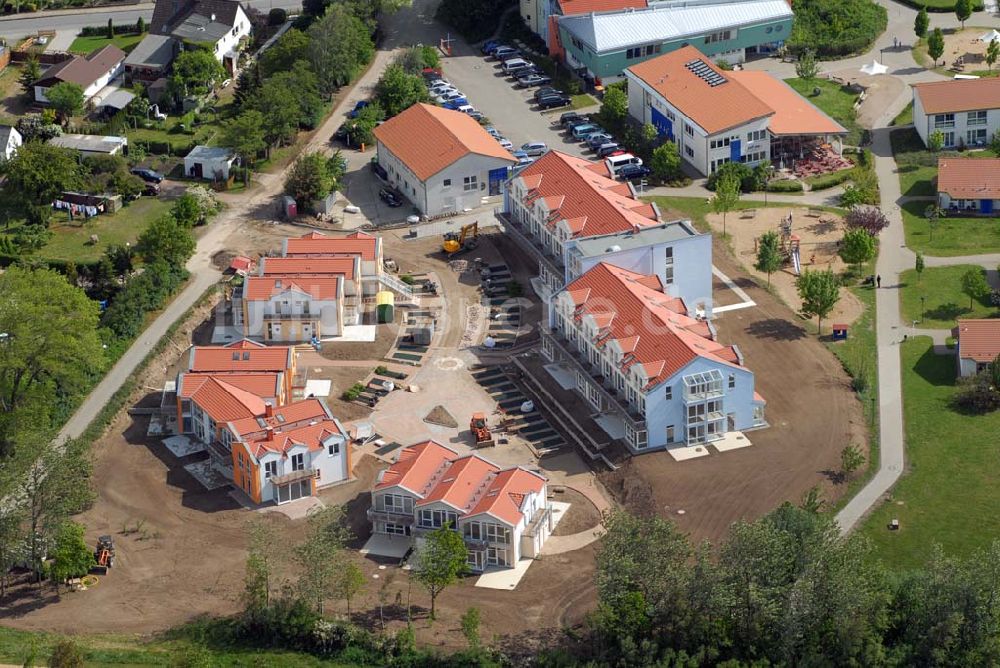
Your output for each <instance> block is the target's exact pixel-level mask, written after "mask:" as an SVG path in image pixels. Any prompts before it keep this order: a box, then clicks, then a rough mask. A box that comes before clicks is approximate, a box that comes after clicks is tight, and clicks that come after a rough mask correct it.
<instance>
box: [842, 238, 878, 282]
mask: <svg viewBox="0 0 1000 668" xmlns="http://www.w3.org/2000/svg"><path fill="white" fill-rule="evenodd" d="M877 252H878V244H877V243H876V241H875V237H873V236H872V235H871V234H869V233H868V232H867V231H866V230H864V229H862V228H860V227H855V228H848V229H847V231H846V232H844V236H843V238H842V239H841V240H840V250H839V251H838V254H839V255H840V259H841V260H843V261H844V262H846V263H847V264H853V265H854V266H855V267H856V268H857V271H858V272H860V271H861V265H863V264H864V263H865V262H870V261H871V260H873V259H874V258H875V254H876V253H877Z"/></svg>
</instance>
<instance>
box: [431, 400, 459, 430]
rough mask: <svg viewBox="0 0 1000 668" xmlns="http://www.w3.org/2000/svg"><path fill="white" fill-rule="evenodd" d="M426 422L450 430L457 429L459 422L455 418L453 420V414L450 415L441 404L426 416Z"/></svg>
mask: <svg viewBox="0 0 1000 668" xmlns="http://www.w3.org/2000/svg"><path fill="white" fill-rule="evenodd" d="M424 422H427V423H429V424H436V425H439V426H441V427H447V428H449V429H455V428H456V427H458V422H456V421H455V418H453V417H452V416H451V413H449V412H448V411H447V409H445V407H444V406H441V405H440V404H439V405H437V406H435V407H434V408H433V409H432V410H431V412H430V413H428V414H427V415H425V416H424Z"/></svg>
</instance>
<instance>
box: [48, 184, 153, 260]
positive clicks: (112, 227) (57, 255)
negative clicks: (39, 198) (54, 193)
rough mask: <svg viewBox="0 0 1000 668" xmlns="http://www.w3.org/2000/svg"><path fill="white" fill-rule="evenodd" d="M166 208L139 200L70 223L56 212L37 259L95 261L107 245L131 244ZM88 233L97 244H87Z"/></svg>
mask: <svg viewBox="0 0 1000 668" xmlns="http://www.w3.org/2000/svg"><path fill="white" fill-rule="evenodd" d="M169 209H170V204H169V203H168V202H165V201H163V200H161V199H157V198H155V197H141V198H139V199H138V200H136V201H134V202H132V203H131V204H129V205H128V206H127V207H125V208H123V209H121V210H120V211H118V212H116V213H115V214H114V215H110V216H95V217H94V218H91V219H90V220H87V221H86V222H82V223H81V222H78V221H79V219H77V220H75V221H73V222H72V223H71V222H69V221H68V220H67V216H66V214H65V213H64V212H58V213H56V215H55V216H54V217H53V221H52V223H51V225H50V226H49V229H50V230H51V231H52V232H53V235H52V239H51V240H50V241H49V243H48V244H46V245H45V247H44V248H42V249H41V250H40V251H38V256H39V257H44V258H46V259H51V260H73V261H75V262H87V261H90V260H96V259H98V258H100V257H101V255H103V254H104V251H105V250H106V249H107V248H108V247H109V246H113V245H115V244H123V243H125V242H129V243H132V244H134V243H135V240H136V239H137V238H138V237H139V235H140V234H141V233H142V232H143V230H145V229H146V228H147V227H149V224H150V223H151V222H152V221H153V220H154V219H156V218H157V217H159V216H160V215H162V214H163V213H165V212H166V211H168V210H169ZM92 234H96V235H97V238H98V239H99V241H98V243H96V244H91V243H90V235H92Z"/></svg>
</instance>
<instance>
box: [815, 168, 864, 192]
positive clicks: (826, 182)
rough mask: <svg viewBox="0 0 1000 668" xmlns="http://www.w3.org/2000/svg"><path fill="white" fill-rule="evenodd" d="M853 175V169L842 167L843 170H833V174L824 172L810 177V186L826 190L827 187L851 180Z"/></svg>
mask: <svg viewBox="0 0 1000 668" xmlns="http://www.w3.org/2000/svg"><path fill="white" fill-rule="evenodd" d="M853 177H854V170H853V169H842V170H841V171H839V172H833V173H832V174H823V175H821V176H814V177H812V178H811V179H809V187H810V188H812V189H813V190H826V189H827V188H832V187H834V186H839V185H840V184H841V183H844V182H846V181H850V180H851V179H852V178H853Z"/></svg>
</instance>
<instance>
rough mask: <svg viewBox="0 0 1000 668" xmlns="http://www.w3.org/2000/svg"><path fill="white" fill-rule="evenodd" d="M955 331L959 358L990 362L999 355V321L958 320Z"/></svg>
mask: <svg viewBox="0 0 1000 668" xmlns="http://www.w3.org/2000/svg"><path fill="white" fill-rule="evenodd" d="M955 330H956V335H957V338H958V355H959V357H960V358H962V359H971V360H975V361H976V362H992V361H993V360H995V359H996V358H997V356H998V355H1000V320H986V319H980V320H973V319H968V320H959V321H958V327H956V328H955Z"/></svg>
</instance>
